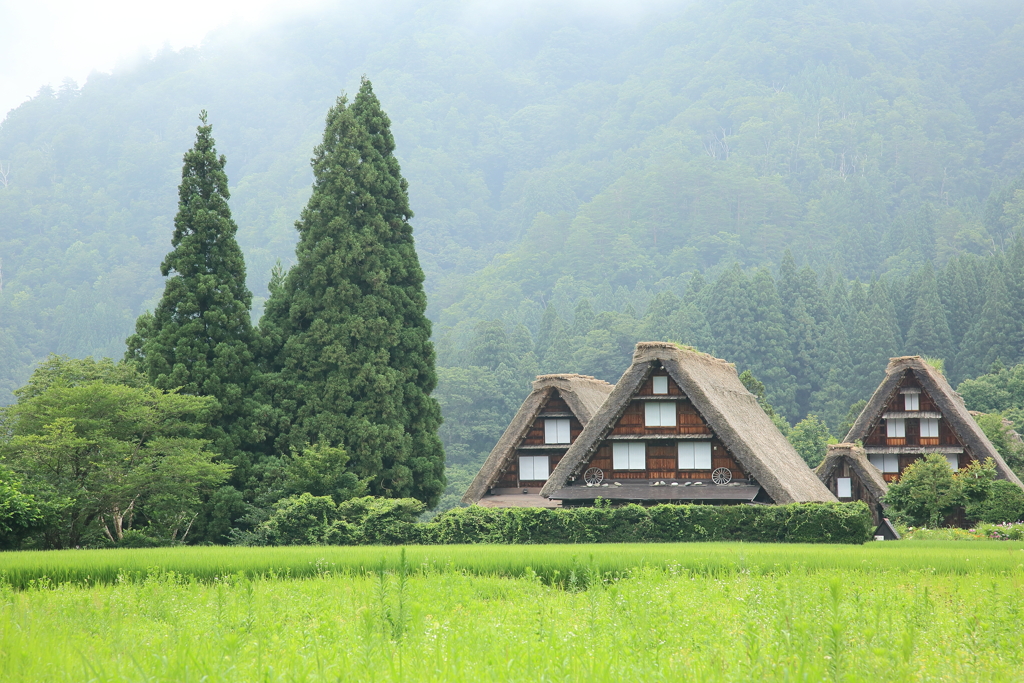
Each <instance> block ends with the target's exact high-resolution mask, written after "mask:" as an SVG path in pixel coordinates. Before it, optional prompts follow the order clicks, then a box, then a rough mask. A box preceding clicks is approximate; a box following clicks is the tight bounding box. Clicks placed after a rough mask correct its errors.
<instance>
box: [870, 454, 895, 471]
mask: <svg viewBox="0 0 1024 683" xmlns="http://www.w3.org/2000/svg"><path fill="white" fill-rule="evenodd" d="M868 460H870V461H871V464H872V465H874V466H875V467H876V468H877V469H878V471H879V472H882V473H883V474H896V473H899V471H900V456H898V455H896V454H895V453H886V454H884V455H883V454H878V455H869V456H868Z"/></svg>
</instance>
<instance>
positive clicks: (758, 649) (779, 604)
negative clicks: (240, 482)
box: [0, 546, 1024, 683]
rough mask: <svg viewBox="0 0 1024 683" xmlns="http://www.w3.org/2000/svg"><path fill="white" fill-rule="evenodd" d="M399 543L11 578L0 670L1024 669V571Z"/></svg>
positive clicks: (653, 676)
mask: <svg viewBox="0 0 1024 683" xmlns="http://www.w3.org/2000/svg"><path fill="white" fill-rule="evenodd" d="M701 548H703V549H705V550H712V549H711V548H708V547H707V546H701ZM482 550H483V549H482ZM511 550H515V551H518V552H523V551H524V549H523V548H516V549H511ZM744 550H746V549H744ZM833 550H835V549H833ZM416 552H419V551H416ZM720 552H723V551H722V550H720ZM885 552H886V551H882V553H881V554H879V555H876V556H875V558H876V561H878V562H879V564H882V563H883V560H884V558H885V557H886V555H885ZM1018 552H1020V551H1019V550H1018ZM754 554H755V555H757V553H756V551H755V553H754ZM798 554H799V553H798ZM1021 554H1024V553H1021ZM677 555H681V553H677ZM511 556H512V553H509V555H507V556H506V557H511ZM364 557H365V556H364ZM378 557H379V555H378ZM495 557H496V556H493V555H492V558H495ZM652 557H653V554H652ZM888 557H890V558H893V557H894V556H892V555H889V556H888ZM911 557H913V556H911ZM980 557H981V556H974V557H972V558H971V561H972V562H976V561H977V559H975V558H980ZM390 559H393V560H396V561H397V562H398V563H399V567H398V568H397V569H395V570H387V569H384V568H383V567H381V566H379V565H378V568H377V570H376V571H370V572H369V573H366V574H360V575H348V574H335V573H333V572H332V571H330V570H328V569H325V568H324V567H323V565H321V567H320V569H319V571H320V574H319V575H317V576H313V577H311V578H306V579H300V580H293V581H280V580H276V579H272V578H256V579H249V578H247V577H245V576H244V575H235V576H228V577H225V578H222V579H218V580H215V581H211V582H201V581H196V580H195V579H194V578H191V577H182V576H178V575H173V574H156V573H154V574H150V575H149V576H148V577H147V578H145V579H143V580H141V581H139V582H126V583H114V584H101V585H96V586H91V587H81V586H74V585H70V584H65V585H62V586H57V587H52V588H50V587H48V588H44V589H41V588H38V587H33V588H29V589H28V590H24V591H13V590H11V589H10V588H9V587H7V588H6V589H4V590H0V680H3V681H5V682H8V683H19V682H21V681H54V682H58V683H59V682H63V681H94V682H96V683H122V682H124V683H127V682H132V681H140V682H141V681H146V682H148V683H160V682H164V681H166V682H172V681H173V682H174V683H187V682H189V681H197V682H198V681H203V682H204V683H221V682H235V681H238V682H243V681H244V682H248V681H265V682H267V683H272V682H277V681H309V682H319V681H381V682H391V681H424V682H428V683H429V682H433V681H439V682H440V681H444V682H446V683H459V682H462V681H466V682H472V683H478V682H480V681H509V682H513V683H515V682H518V681H523V682H530V683H534V682H536V681H571V682H575V681H587V682H588V683H603V682H604V681H609V682H610V681H615V682H620V681H758V682H769V681H848V682H853V681H871V682H872V683H878V682H885V681H951V682H952V681H1002V682H1005V681H1020V680H1024V629H1021V619H1022V616H1024V614H1022V606H1024V581H1022V575H1021V574H1020V573H1019V572H1012V573H1011V574H1006V573H1003V574H1000V573H999V571H989V572H978V573H968V574H958V573H946V574H935V573H932V572H930V571H919V570H902V569H897V568H889V569H881V568H879V569H878V571H865V570H863V569H862V568H857V569H852V568H843V569H833V570H828V571H826V570H821V571H812V572H802V571H793V572H788V573H776V574H762V573H760V572H758V571H751V572H749V573H748V572H747V571H735V572H732V573H730V574H728V575H714V574H711V573H706V574H699V573H690V572H687V571H682V570H680V569H678V568H675V567H672V566H669V567H668V568H667V570H665V571H660V570H655V569H651V568H648V569H636V570H633V571H632V572H630V576H629V577H628V578H623V579H621V580H617V581H615V580H597V581H590V582H588V583H587V586H588V589H587V590H580V584H579V583H577V582H574V581H566V582H563V583H562V584H561V587H555V586H547V585H545V584H543V583H542V582H541V581H540V580H538V578H537V577H535V576H533V575H530V574H527V575H525V576H523V577H521V578H511V579H510V578H501V577H496V576H474V575H467V574H464V573H461V572H453V571H439V572H427V573H422V572H416V571H413V569H412V567H411V565H409V564H407V565H406V566H405V569H402V566H401V556H400V555H398V556H397V557H394V556H390ZM407 559H408V560H409V561H415V560H414V559H413V552H412V551H410V552H409V553H407ZM765 559H770V558H765V557H762V560H765ZM492 561H494V560H492ZM851 561H852V559H851ZM996 564H998V563H995V564H992V565H990V569H993V570H994V567H995V566H996ZM566 589H568V590H566Z"/></svg>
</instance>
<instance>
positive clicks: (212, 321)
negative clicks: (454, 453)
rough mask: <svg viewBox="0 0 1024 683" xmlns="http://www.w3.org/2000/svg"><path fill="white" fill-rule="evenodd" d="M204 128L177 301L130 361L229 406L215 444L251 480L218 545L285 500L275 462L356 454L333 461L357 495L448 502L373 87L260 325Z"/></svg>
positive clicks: (177, 272)
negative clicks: (235, 527)
mask: <svg viewBox="0 0 1024 683" xmlns="http://www.w3.org/2000/svg"><path fill="white" fill-rule="evenodd" d="M200 118H201V121H202V125H200V126H199V128H198V131H197V134H196V142H195V145H194V147H193V148H192V149H191V150H189V152H188V153H186V155H185V159H184V167H183V169H182V182H181V185H180V188H179V204H178V213H177V216H176V217H175V221H174V235H173V238H172V246H173V250H172V251H171V252H170V253H169V254H168V255H167V258H166V259H165V260H164V262H163V264H162V265H161V272H162V273H163V275H164V276H165V277H167V278H168V279H167V282H166V286H165V290H164V294H163V297H162V299H161V300H160V303H159V305H158V306H157V308H156V310H155V311H154V312H153V313H152V314H150V313H147V314H144V315H143V316H141V317H140V318H139V319H138V321H137V324H136V333H135V334H134V335H132V336H131V337H130V338H129V339H128V352H127V356H126V359H127V360H128V361H129V362H133V363H136V364H138V366H139V367H140V369H142V370H143V371H144V372H145V374H146V375H147V376H148V377H149V380H150V382H152V383H153V384H154V385H155V386H157V387H159V388H161V389H175V388H178V390H179V391H181V392H183V393H187V394H195V395H202V396H210V397H213V398H214V399H216V401H217V410H216V414H215V418H214V419H213V420H212V421H211V423H210V425H209V428H208V431H207V434H206V438H208V439H209V440H210V441H211V443H212V444H213V446H214V447H215V448H216V450H217V452H218V453H219V454H220V457H221V458H223V459H224V460H226V461H229V462H231V463H232V464H234V465H235V466H236V469H235V474H234V480H233V481H232V482H231V484H232V485H231V487H229V489H230V490H228V491H223V492H221V493H220V494H219V495H218V496H215V499H214V500H212V501H211V504H210V506H208V507H209V509H208V517H211V518H213V517H221V519H207V520H205V522H206V524H205V528H206V529H208V530H216V532H214V531H208V533H207V540H213V541H218V540H223V538H222V537H223V532H224V531H226V530H227V529H228V528H229V527H230V526H231V525H232V524H235V523H237V522H238V520H239V518H244V519H248V520H250V521H253V520H258V519H259V518H260V516H261V514H262V513H263V512H265V508H266V507H267V506H268V505H269V504H272V503H273V502H274V499H275V495H274V494H275V492H276V493H277V494H278V495H277V496H276V497H277V498H280V497H281V496H282V495H283V494H284V493H285V489H283V488H281V487H280V486H279V482H276V481H275V479H281V477H280V476H279V475H280V471H281V468H280V467H276V464H279V463H281V462H282V461H287V462H290V461H291V460H294V459H295V458H298V457H299V456H300V454H303V453H304V452H306V451H310V450H312V451H314V452H315V453H317V454H321V455H322V454H323V453H329V452H338V453H340V452H342V451H343V452H344V455H343V456H342V457H334V458H333V459H332V458H328V459H327V460H325V461H324V462H329V463H331V466H332V467H335V468H339V467H342V466H344V467H346V468H347V470H348V472H349V473H350V474H354V475H355V477H357V478H358V480H359V484H358V485H353V484H352V482H351V481H349V482H348V483H347V484H346V487H347V488H346V489H345V490H348V491H368V492H369V493H371V494H374V495H382V496H402V497H415V498H418V499H420V500H422V501H424V502H425V503H427V504H428V505H433V504H434V503H435V502H436V501H437V499H438V497H439V495H440V493H441V491H442V490H443V489H444V485H445V479H444V451H443V448H442V445H441V442H440V439H439V438H438V436H437V430H438V427H439V426H440V423H441V414H440V409H439V407H438V404H437V402H436V401H435V400H434V399H433V398H432V397H431V396H430V393H431V391H432V390H433V389H434V385H435V384H436V376H435V370H434V351H433V346H432V344H431V342H430V322H429V321H428V320H427V318H426V316H425V310H426V295H425V293H424V290H423V272H422V270H421V268H420V265H419V260H418V257H417V254H416V250H415V247H414V243H413V236H412V227H411V225H410V224H409V219H410V218H411V217H412V212H411V210H410V209H409V199H408V192H407V189H408V187H407V183H406V181H405V179H404V178H403V177H402V175H401V171H400V169H399V165H398V161H397V160H396V158H395V156H394V149H395V142H394V138H393V137H392V135H391V131H390V121H389V120H388V117H387V115H386V114H385V113H384V112H383V110H382V109H381V107H380V102H379V101H378V100H377V98H376V96H375V95H374V94H373V89H372V86H371V84H370V82H369V81H368V80H366V79H363V81H362V84H361V87H360V89H359V92H358V94H357V95H356V97H355V99H354V101H353V102H352V103H351V104H350V103H349V102H348V100H347V99H346V98H345V97H344V96H343V97H341V98H339V99H338V101H337V103H336V104H335V106H334V107H333V108H332V109H331V110H330V111H329V112H328V115H327V125H326V129H325V131H324V137H323V142H322V143H321V144H320V145H319V146H317V147H316V149H315V153H314V158H313V161H312V164H313V171H314V185H313V192H312V196H311V197H310V199H309V202H308V204H307V206H306V208H305V209H304V210H303V212H302V216H301V218H300V220H299V221H298V222H297V223H296V228H297V230H298V232H299V242H298V246H297V247H296V263H295V265H294V267H292V268H291V269H290V270H289V271H288V272H287V273H281V272H279V271H278V272H276V273H275V276H274V278H273V280H272V282H271V286H270V290H271V293H270V298H269V300H268V302H267V305H266V309H265V312H264V315H263V318H262V319H261V320H260V322H259V325H258V326H256V327H255V328H254V327H253V326H252V324H251V322H250V305H251V301H252V294H251V293H250V292H249V290H248V289H247V288H246V285H245V263H244V260H243V257H242V252H241V250H240V249H239V247H238V244H237V242H236V241H235V233H236V232H237V227H236V225H235V223H234V221H233V220H232V218H231V211H230V209H229V207H228V199H229V192H228V182H227V175H226V174H225V172H224V165H225V158H224V156H222V155H221V156H218V155H217V151H216V148H215V143H214V139H213V135H212V126H211V125H210V124H209V123H208V121H207V116H206V112H205V111H204V112H203V113H202V115H201V116H200ZM306 469H310V468H309V467H307V468H306ZM313 469H315V468H313ZM337 474H338V473H334V475H337ZM311 476H316V477H320V478H321V479H322V478H323V476H324V473H323V472H318V473H313V474H312V475H311ZM335 480H337V476H335ZM261 507H262V508H263V509H262V510H261V509H260V508H261Z"/></svg>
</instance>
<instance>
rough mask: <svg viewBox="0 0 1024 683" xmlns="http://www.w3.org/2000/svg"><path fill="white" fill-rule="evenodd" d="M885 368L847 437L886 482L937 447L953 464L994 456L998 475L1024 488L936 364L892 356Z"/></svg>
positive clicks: (959, 467)
mask: <svg viewBox="0 0 1024 683" xmlns="http://www.w3.org/2000/svg"><path fill="white" fill-rule="evenodd" d="M885 373H886V376H885V379H883V380H882V383H881V384H880V385H879V386H878V388H877V389H876V390H875V393H874V394H873V395H872V396H871V399H870V400H869V401H868V403H867V405H866V406H864V410H862V411H861V414H860V415H859V416H858V417H857V420H856V422H855V423H854V425H853V427H852V428H851V429H850V431H849V433H848V434H847V435H846V438H845V439H844V441H847V442H850V443H853V442H861V443H863V444H864V450H865V452H866V455H867V458H868V460H869V461H870V462H871V464H872V465H874V467H875V468H876V469H877V470H878V471H879V472H880V473H881V475H882V477H883V479H884V480H885V481H886V482H893V481H895V480H896V479H898V478H899V476H900V474H902V473H903V471H904V470H905V469H906V468H907V467H908V466H909V465H910V464H911V463H913V462H914V461H915V460H918V459H920V458H922V457H924V456H925V455H926V454H929V453H939V454H941V455H943V456H945V458H946V461H947V462H948V463H949V466H950V467H951V468H953V469H961V468H963V467H966V466H967V465H968V464H969V463H970V462H971V461H974V460H981V461H984V460H986V459H988V458H991V459H992V460H993V461H994V462H995V465H996V476H997V477H999V478H1000V479H1005V480H1008V481H1012V482H1013V483H1015V484H1017V485H1018V486H1021V487H1022V488H1024V485H1022V484H1021V481H1020V479H1018V478H1017V475H1015V474H1014V473H1013V471H1012V470H1010V468H1009V467H1008V466H1007V465H1006V462H1005V461H1004V460H1003V459H1002V457H1001V456H1000V455H999V453H998V452H997V451H996V449H995V448H994V447H993V446H992V444H991V442H989V440H988V438H987V437H986V436H985V434H984V432H982V431H981V428H980V427H979V426H978V424H977V422H975V421H974V419H973V418H972V417H971V415H970V414H969V413H968V412H967V408H966V406H965V405H964V402H963V399H962V398H961V397H960V396H959V394H957V393H956V392H955V391H953V388H952V387H951V386H950V385H949V383H948V382H947V381H946V379H945V377H943V376H942V374H941V373H939V372H938V371H937V370H935V368H933V367H932V366H931V365H929V364H928V363H927V362H925V361H924V359H922V358H921V357H920V356H902V357H899V358H892V359H890V360H889V365H888V367H886V370H885Z"/></svg>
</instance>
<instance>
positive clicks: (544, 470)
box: [519, 455, 548, 481]
mask: <svg viewBox="0 0 1024 683" xmlns="http://www.w3.org/2000/svg"><path fill="white" fill-rule="evenodd" d="M547 478H548V456H546V455H521V456H519V480H520V481H547Z"/></svg>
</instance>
